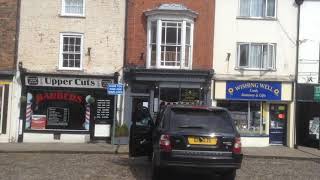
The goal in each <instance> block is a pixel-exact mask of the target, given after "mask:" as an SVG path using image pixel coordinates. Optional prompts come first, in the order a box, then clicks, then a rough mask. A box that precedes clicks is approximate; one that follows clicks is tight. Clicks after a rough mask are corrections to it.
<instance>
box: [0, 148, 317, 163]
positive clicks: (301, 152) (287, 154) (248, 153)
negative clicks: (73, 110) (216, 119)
mask: <svg viewBox="0 0 320 180" xmlns="http://www.w3.org/2000/svg"><path fill="white" fill-rule="evenodd" d="M128 152H129V148H128V145H111V144H107V143H82V144H80V143H0V153H56V154H59V153H60V154H128ZM242 152H243V154H244V156H245V157H247V158H271V159H273V158H276V159H292V160H299V159H300V160H310V159H311V160H316V161H319V162H320V150H318V149H316V148H309V147H304V146H298V148H297V149H293V148H288V147H285V146H268V147H243V148H242Z"/></svg>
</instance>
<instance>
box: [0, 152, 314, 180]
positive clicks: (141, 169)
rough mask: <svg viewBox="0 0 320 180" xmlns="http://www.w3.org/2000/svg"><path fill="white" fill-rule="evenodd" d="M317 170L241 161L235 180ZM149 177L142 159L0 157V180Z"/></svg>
mask: <svg viewBox="0 0 320 180" xmlns="http://www.w3.org/2000/svg"><path fill="white" fill-rule="evenodd" d="M319 169H320V162H319V161H311V160H287V159H263V158H245V159H244V161H243V164H242V168H241V169H240V170H238V171H237V180H251V179H253V180H260V179H261V180H264V179H268V180H269V179H270V180H286V179H288V180H291V179H292V180H299V179H301V180H319V179H320V174H319ZM150 176H151V174H150V163H149V162H148V161H147V159H146V158H134V159H129V158H128V156H127V155H112V154H50V153H0V179H1V180H82V179H84V180H150ZM168 177H170V178H168V179H179V180H180V179H183V180H191V179H192V180H194V179H197V180H207V179H213V180H220V179H221V178H220V177H219V176H217V175H208V174H190V173H188V172H179V173H176V172H171V173H170V174H169V176H168ZM166 179H167V178H166Z"/></svg>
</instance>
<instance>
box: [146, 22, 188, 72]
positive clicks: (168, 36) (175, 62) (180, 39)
mask: <svg viewBox="0 0 320 180" xmlns="http://www.w3.org/2000/svg"><path fill="white" fill-rule="evenodd" d="M148 25H149V28H148V30H149V32H148V34H149V36H148V42H149V43H148V63H147V64H148V67H156V68H174V69H190V68H191V64H192V38H193V37H192V33H193V22H189V21H186V20H160V19H155V20H151V21H150V22H149V23H148Z"/></svg>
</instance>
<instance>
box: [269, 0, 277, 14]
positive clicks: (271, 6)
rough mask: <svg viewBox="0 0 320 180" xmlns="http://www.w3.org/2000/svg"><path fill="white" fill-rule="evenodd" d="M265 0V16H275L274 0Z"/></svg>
mask: <svg viewBox="0 0 320 180" xmlns="http://www.w3.org/2000/svg"><path fill="white" fill-rule="evenodd" d="M267 1H268V7H267V16H269V17H275V12H276V2H275V0H267Z"/></svg>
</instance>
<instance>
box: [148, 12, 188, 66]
mask: <svg viewBox="0 0 320 180" xmlns="http://www.w3.org/2000/svg"><path fill="white" fill-rule="evenodd" d="M153 21H156V27H157V33H156V61H155V62H156V64H155V65H151V53H152V44H153V43H152V42H151V39H152V37H151V36H152V33H151V31H152V30H151V29H152V22H153ZM166 21H172V22H175V23H177V22H180V23H181V24H182V26H181V50H180V52H181V54H180V66H167V65H161V46H162V42H161V41H162V22H166ZM187 23H190V52H189V62H188V67H185V50H186V30H187ZM193 37H194V20H192V19H190V18H186V17H175V16H163V15H160V16H152V17H148V20H147V48H146V49H147V61H146V66H147V68H148V69H150V68H155V69H190V70H191V69H192V62H193Z"/></svg>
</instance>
